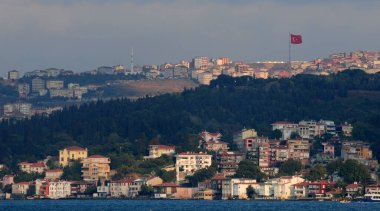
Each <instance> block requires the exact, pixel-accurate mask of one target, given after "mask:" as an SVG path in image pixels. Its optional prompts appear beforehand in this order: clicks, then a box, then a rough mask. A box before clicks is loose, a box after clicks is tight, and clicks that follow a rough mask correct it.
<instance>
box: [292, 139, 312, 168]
mask: <svg viewBox="0 0 380 211" xmlns="http://www.w3.org/2000/svg"><path fill="white" fill-rule="evenodd" d="M287 146H288V149H289V159H295V160H299V161H301V163H303V164H307V163H309V158H310V144H309V141H307V140H303V139H294V140H288V141H287Z"/></svg>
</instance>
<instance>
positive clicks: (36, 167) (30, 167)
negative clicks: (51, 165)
mask: <svg viewBox="0 0 380 211" xmlns="http://www.w3.org/2000/svg"><path fill="white" fill-rule="evenodd" d="M18 167H19V169H20V170H21V171H23V172H27V173H39V174H42V173H44V172H45V170H46V166H45V164H44V163H43V162H38V163H29V162H21V163H19V164H18Z"/></svg>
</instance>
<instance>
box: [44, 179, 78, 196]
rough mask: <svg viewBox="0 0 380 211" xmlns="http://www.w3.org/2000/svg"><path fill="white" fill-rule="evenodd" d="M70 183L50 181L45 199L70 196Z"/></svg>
mask: <svg viewBox="0 0 380 211" xmlns="http://www.w3.org/2000/svg"><path fill="white" fill-rule="evenodd" d="M71 183H72V182H71V181H50V182H49V183H48V187H49V189H48V190H49V191H48V192H47V197H48V198H51V199H63V198H67V197H69V196H70V195H71Z"/></svg>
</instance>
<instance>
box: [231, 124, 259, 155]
mask: <svg viewBox="0 0 380 211" xmlns="http://www.w3.org/2000/svg"><path fill="white" fill-rule="evenodd" d="M256 137H257V132H256V130H255V129H246V128H244V129H243V130H241V131H239V132H237V133H235V134H234V144H236V146H237V148H238V149H239V151H240V152H245V147H244V139H247V138H256Z"/></svg>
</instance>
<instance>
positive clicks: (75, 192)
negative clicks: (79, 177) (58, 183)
mask: <svg viewBox="0 0 380 211" xmlns="http://www.w3.org/2000/svg"><path fill="white" fill-rule="evenodd" d="M92 185H94V184H92V183H90V182H86V181H73V182H71V184H70V188H71V196H76V197H80V196H81V195H85V194H86V190H87V189H88V188H89V187H90V186H92Z"/></svg>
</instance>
